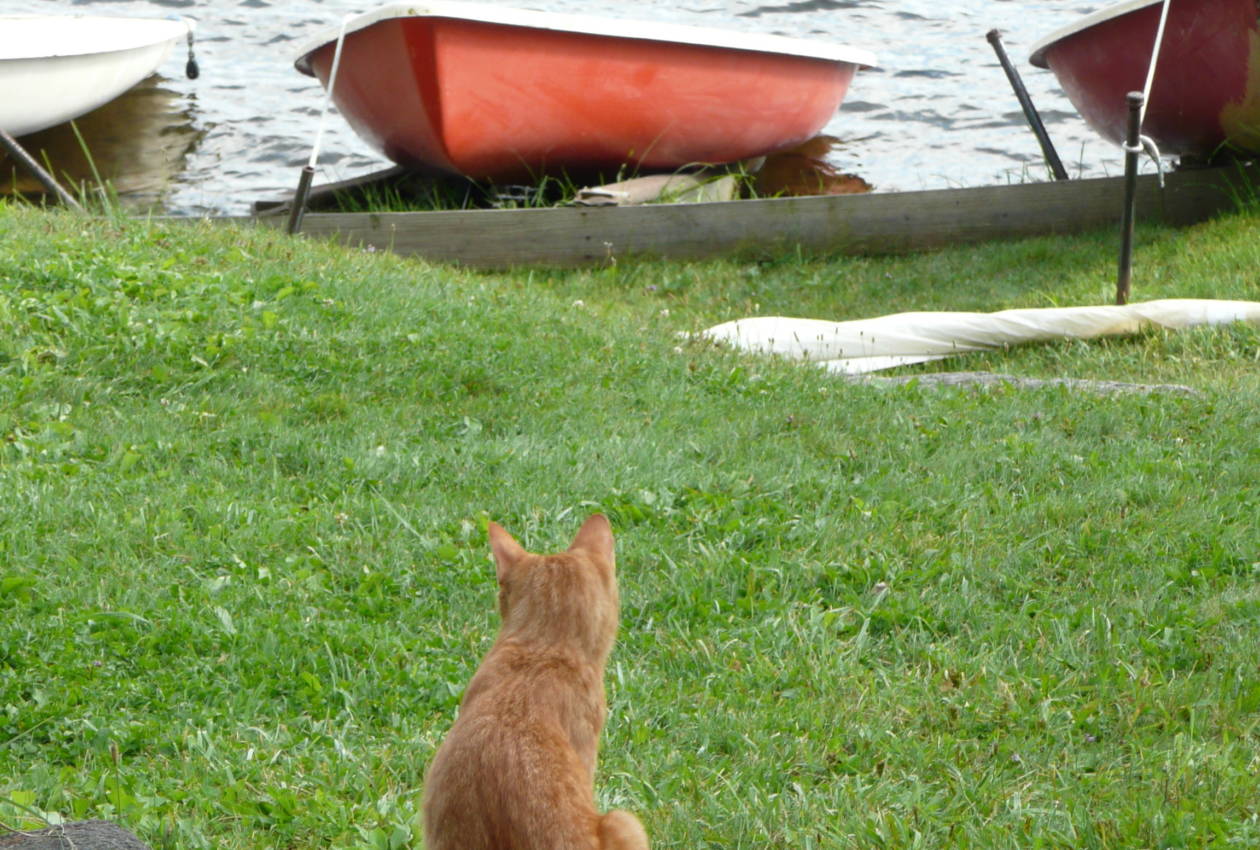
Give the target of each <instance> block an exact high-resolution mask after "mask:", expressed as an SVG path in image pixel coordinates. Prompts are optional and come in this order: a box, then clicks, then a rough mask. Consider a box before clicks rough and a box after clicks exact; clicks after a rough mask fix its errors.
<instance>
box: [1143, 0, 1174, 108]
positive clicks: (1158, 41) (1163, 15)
mask: <svg viewBox="0 0 1260 850" xmlns="http://www.w3.org/2000/svg"><path fill="white" fill-rule="evenodd" d="M1169 3H1170V0H1164V3H1163V7H1162V8H1161V9H1160V12H1159V26H1158V27H1157V28H1156V30H1155V46H1154V47H1152V48H1151V62H1150V64H1149V65H1147V66H1146V85H1144V86H1142V110H1141V112H1140V113H1139V118H1138V126H1139V127H1141V126H1142V121H1144V120H1146V107H1147V105H1148V104H1149V103H1150V102H1151V84H1152V83H1154V82H1155V66H1156V64H1158V63H1159V53H1160V51H1161V50H1162V49H1163V47H1164V28H1165V27H1166V26H1167V24H1168V5H1169Z"/></svg>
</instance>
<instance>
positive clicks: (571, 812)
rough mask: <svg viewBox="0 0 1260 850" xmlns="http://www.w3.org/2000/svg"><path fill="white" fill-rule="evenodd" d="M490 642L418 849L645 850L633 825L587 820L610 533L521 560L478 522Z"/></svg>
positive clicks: (436, 760) (522, 555) (428, 802)
mask: <svg viewBox="0 0 1260 850" xmlns="http://www.w3.org/2000/svg"><path fill="white" fill-rule="evenodd" d="M489 530H490V549H491V551H492V552H493V553H494V560H495V564H496V567H497V574H498V579H499V613H500V614H501V615H502V618H503V622H502V625H501V626H500V628H499V637H498V639H497V640H496V641H495V642H494V646H492V647H491V648H490V652H489V653H488V654H487V655H486V657H485V659H484V660H483V661H482V662H481V667H479V668H478V669H477V673H476V674H475V675H474V676H473V678H472V681H471V682H470V683H469V684H468V690H466V691H465V692H464V699H463V702H462V703H461V704H460V708H459V716H458V718H457V719H456V720H455V724H454V725H453V726H452V727H451V731H450V733H449V734H448V735H447V736H446V740H445V741H443V742H442V746H440V747H439V748H438V751H437V754H436V755H435V756H434V757H433V763H432V764H431V765H429V772H428V775H427V776H426V777H425V792H424V798H425V799H424V842H425V848H426V850H647V847H648V840H647V833H645V832H644V831H643V826H642V824H640V823H639V821H638V819H637V818H635V816H634V815H632V814H629V813H627V812H622V811H611V812H609V813H607V814H605V815H600V814H599V813H598V812H597V811H596V810H595V799H594V796H595V795H594V787H595V753H596V751H597V750H598V748H599V732H600V729H601V728H603V725H604V715H605V714H606V713H607V710H608V709H607V705H606V704H605V702H604V662H605V660H607V658H608V653H609V651H610V650H611V649H612V644H613V638H614V637H615V635H616V632H617V608H618V601H617V577H616V575H615V563H614V557H613V536H612V528H611V527H610V526H609V524H608V520H607V519H605V518H604V517H602V516H600V515H598V514H596V515H595V516H592V517H591V518H590V519H588V520H587V521H586V522H585V523H583V525H582V528H581V529H580V530H579V531H578V533H577V537H575V538H574V539H573V544H572V545H571V546H570V547H569V548H568V550H567V551H565V552H563V553H561V554H559V555H533V554H530V553H529V552H526V551H525V550H524V549H523V548H521V545H520V544H519V543H517V542H516V541H515V540H513V539H512V536H511V535H510V534H508V533H507V532H506V531H504V530H503V529H502V528H501V527H500V526H498V525H496V524H495V523H490V529H489Z"/></svg>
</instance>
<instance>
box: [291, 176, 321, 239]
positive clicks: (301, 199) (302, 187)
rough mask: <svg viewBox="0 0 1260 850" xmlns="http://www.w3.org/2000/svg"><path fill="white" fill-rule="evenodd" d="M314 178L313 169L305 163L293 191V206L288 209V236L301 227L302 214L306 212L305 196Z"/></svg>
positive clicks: (309, 192) (309, 191) (308, 192)
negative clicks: (295, 189)
mask: <svg viewBox="0 0 1260 850" xmlns="http://www.w3.org/2000/svg"><path fill="white" fill-rule="evenodd" d="M313 179H315V169H314V168H312V167H311V166H309V165H307V166H304V167H303V168H302V174H301V176H300V177H298V186H297V191H296V192H294V193H293V206H292V208H290V210H289V226H288V233H289V235H290V236H292V235H293V234H295V233H297V232H298V230H300V229H301V228H302V216H303V215H305V214H306V198H307V196H308V195H310V194H311V180H313Z"/></svg>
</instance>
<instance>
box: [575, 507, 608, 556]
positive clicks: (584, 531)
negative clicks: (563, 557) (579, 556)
mask: <svg viewBox="0 0 1260 850" xmlns="http://www.w3.org/2000/svg"><path fill="white" fill-rule="evenodd" d="M574 549H585V550H586V551H587V552H590V553H592V554H594V555H596V556H598V557H601V558H603V559H604V560H606V561H608V563H610V564H611V563H613V561H614V558H613V534H612V526H611V525H610V524H609V523H608V518H607V517H605V516H604V515H603V514H592V515H591V516H590V517H589V518H588V519H587V520H586V522H584V523H582V527H581V528H579V529H578V533H577V536H576V537H574V538H573V544H572V545H571V546H569V551H570V552H572V551H573V550H574Z"/></svg>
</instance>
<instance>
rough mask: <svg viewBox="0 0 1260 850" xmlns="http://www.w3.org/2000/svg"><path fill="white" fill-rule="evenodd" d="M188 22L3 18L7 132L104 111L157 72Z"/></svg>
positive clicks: (0, 99)
mask: <svg viewBox="0 0 1260 850" xmlns="http://www.w3.org/2000/svg"><path fill="white" fill-rule="evenodd" d="M188 31H189V24H188V23H187V22H186V21H183V20H165V19H149V18H106V17H88V16H56V15H43V16H18V17H4V18H0V129H3V130H5V131H6V132H8V133H9V134H10V135H13V136H22V135H26V134H28V133H34V132H37V131H39V130H43V129H45V128H47V127H52V126H54V125H56V124H60V123H62V122H63V121H69V120H71V119H73V118H77V117H79V116H80V115H83V114H85V113H88V112H91V111H92V110H93V109H96V108H97V107H99V106H103V105H104V104H106V103H108V102H109V101H111V100H113V99H114V98H116V97H118V95H120V94H122V93H123V92H125V91H126V90H127V89H129V88H131V87H132V86H134V85H135V84H136V83H138V82H140V81H141V80H143V79H144V78H145V77H147V76H149V75H150V74H152V73H153V72H154V71H155V70H156V69H157V68H158V66H159V65H161V64H162V62H163V61H164V60H165V59H166V57H167V56H168V55H169V54H170V52H171V48H172V47H173V46H174V45H175V42H176V41H178V40H179V39H181V38H184V37H186V35H187V34H188Z"/></svg>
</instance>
